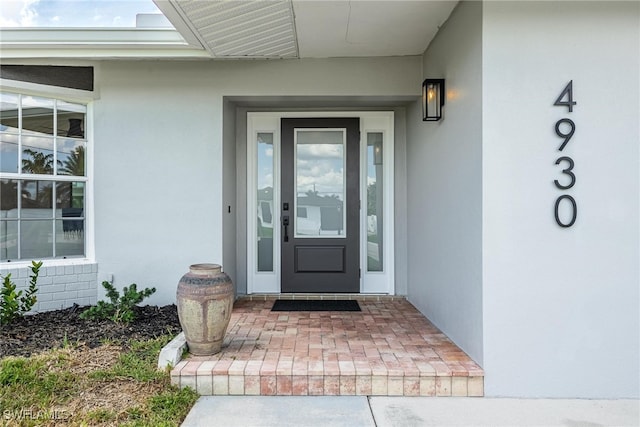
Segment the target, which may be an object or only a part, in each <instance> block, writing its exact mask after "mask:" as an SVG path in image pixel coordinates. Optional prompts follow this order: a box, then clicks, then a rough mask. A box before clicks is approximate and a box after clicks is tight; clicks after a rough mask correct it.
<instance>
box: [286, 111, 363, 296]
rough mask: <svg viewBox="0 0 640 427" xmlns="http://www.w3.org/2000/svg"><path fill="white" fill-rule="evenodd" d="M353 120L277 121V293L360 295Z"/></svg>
mask: <svg viewBox="0 0 640 427" xmlns="http://www.w3.org/2000/svg"><path fill="white" fill-rule="evenodd" d="M359 134H360V123H359V119H357V118H304V119H302V118H300V119H297V118H296V119H282V122H281V144H282V166H281V176H282V181H281V182H282V188H281V192H282V220H281V227H282V233H281V235H282V242H281V248H282V249H281V266H282V274H281V277H282V283H281V290H282V292H350V293H353V292H359V290H360V281H359V271H360V254H359V242H360V240H359V238H360V227H359V210H360V201H359V150H358V146H359V142H360V135H359Z"/></svg>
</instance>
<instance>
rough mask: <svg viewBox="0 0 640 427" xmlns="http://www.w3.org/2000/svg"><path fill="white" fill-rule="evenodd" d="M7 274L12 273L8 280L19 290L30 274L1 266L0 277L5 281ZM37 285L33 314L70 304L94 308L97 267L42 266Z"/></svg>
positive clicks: (28, 270) (23, 270)
mask: <svg viewBox="0 0 640 427" xmlns="http://www.w3.org/2000/svg"><path fill="white" fill-rule="evenodd" d="M7 274H11V280H12V281H13V282H14V283H15V284H16V286H17V289H18V290H25V291H26V289H27V288H28V286H29V275H30V274H31V269H30V268H29V267H28V266H25V267H20V268H6V266H3V267H2V269H1V270H0V276H2V278H4V276H6V275H7ZM37 286H38V293H37V294H36V297H37V298H38V302H36V305H35V306H34V307H33V310H31V312H32V313H35V312H42V311H51V310H59V309H62V308H68V307H71V306H73V304H78V305H81V306H84V305H95V304H96V302H97V299H98V264H95V263H83V264H74V265H65V266H51V267H45V266H43V267H42V268H40V275H39V276H38V282H37Z"/></svg>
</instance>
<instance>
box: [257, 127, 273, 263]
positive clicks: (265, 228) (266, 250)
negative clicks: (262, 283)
mask: <svg viewBox="0 0 640 427" xmlns="http://www.w3.org/2000/svg"><path fill="white" fill-rule="evenodd" d="M256 142H257V144H258V150H257V155H258V159H257V160H258V185H257V188H258V194H257V195H256V206H257V207H258V212H257V214H258V218H257V230H258V254H257V255H258V271H273V213H274V211H273V133H267V132H261V133H258V135H257V141H256Z"/></svg>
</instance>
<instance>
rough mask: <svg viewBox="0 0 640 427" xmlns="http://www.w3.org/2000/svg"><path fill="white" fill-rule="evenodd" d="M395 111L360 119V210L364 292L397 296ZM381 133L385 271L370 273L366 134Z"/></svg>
mask: <svg viewBox="0 0 640 427" xmlns="http://www.w3.org/2000/svg"><path fill="white" fill-rule="evenodd" d="M393 117H394V114H393V112H382V113H380V114H379V115H375V114H371V115H368V116H367V117H365V118H363V120H361V122H362V123H361V128H362V130H361V132H362V133H361V144H360V149H361V150H362V151H361V155H360V160H361V163H360V180H361V181H362V184H361V185H360V190H361V200H362V209H361V211H360V213H361V217H360V226H361V228H360V230H361V234H362V236H363V237H362V238H361V239H360V242H361V247H360V257H361V260H360V265H361V266H362V267H361V268H362V278H363V282H364V284H365V285H364V286H363V287H364V288H365V290H363V292H366V293H372V294H374V293H389V294H392V293H394V289H395V257H394V253H395V249H394V247H395V246H394V243H395V238H394V237H395V236H394V224H395V215H394V206H395V200H394V193H395V191H394V167H393V165H394V139H393V135H394V131H393ZM376 132H379V133H382V137H383V140H382V141H383V143H382V165H383V166H382V168H383V170H382V174H383V179H382V182H383V199H384V203H383V220H384V227H383V232H382V235H383V239H382V241H383V242H384V248H383V264H382V265H383V270H382V271H372V272H369V271H367V249H368V248H367V175H368V174H367V141H366V138H367V133H376Z"/></svg>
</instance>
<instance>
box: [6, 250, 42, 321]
mask: <svg viewBox="0 0 640 427" xmlns="http://www.w3.org/2000/svg"><path fill="white" fill-rule="evenodd" d="M40 267H42V261H40V262H35V261H31V267H30V268H31V274H30V275H29V289H27V291H26V293H24V295H23V291H17V292H16V284H15V283H14V282H13V281H12V280H11V273H9V274H7V275H6V276H4V278H3V280H2V289H0V325H6V324H9V323H11V322H12V321H13V320H14V319H17V318H18V317H22V316H24V314H25V313H27V312H28V311H29V310H31V308H33V306H34V305H35V303H36V302H37V301H38V299H37V298H36V293H37V292H38V287H37V282H38V275H39V274H40Z"/></svg>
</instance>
